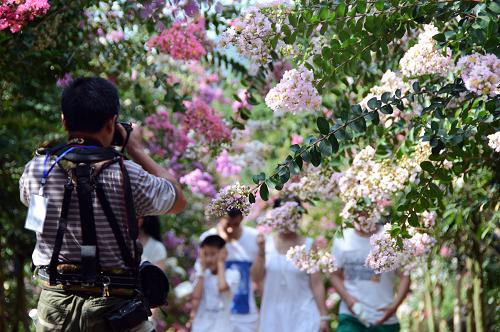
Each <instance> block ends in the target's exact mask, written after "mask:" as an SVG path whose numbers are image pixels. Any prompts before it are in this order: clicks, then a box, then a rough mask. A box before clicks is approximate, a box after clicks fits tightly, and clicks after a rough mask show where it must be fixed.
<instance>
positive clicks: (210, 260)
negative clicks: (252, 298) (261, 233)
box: [190, 235, 240, 332]
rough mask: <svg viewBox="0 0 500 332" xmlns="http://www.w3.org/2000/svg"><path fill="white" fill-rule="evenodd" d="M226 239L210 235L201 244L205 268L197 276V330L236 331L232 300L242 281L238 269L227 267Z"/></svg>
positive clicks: (194, 326)
mask: <svg viewBox="0 0 500 332" xmlns="http://www.w3.org/2000/svg"><path fill="white" fill-rule="evenodd" d="M225 245H226V241H224V239H223V238H222V237H220V236H219V235H209V236H207V237H205V239H203V241H202V242H201V244H200V264H201V267H202V271H201V272H200V273H199V274H198V276H197V282H196V286H195V288H194V291H193V295H192V297H193V309H192V311H191V317H190V319H191V320H192V329H191V331H193V332H205V331H206V332H209V331H217V332H224V331H228V332H230V331H232V329H233V327H232V324H231V303H232V299H233V295H234V292H235V291H236V290H237V289H238V287H239V283H240V274H239V272H238V270H236V269H227V270H225V261H226V257H227V250H226V249H225Z"/></svg>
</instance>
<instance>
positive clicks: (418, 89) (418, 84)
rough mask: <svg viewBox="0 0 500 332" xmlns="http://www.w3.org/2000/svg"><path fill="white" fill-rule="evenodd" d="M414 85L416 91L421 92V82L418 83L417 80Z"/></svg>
mask: <svg viewBox="0 0 500 332" xmlns="http://www.w3.org/2000/svg"><path fill="white" fill-rule="evenodd" d="M412 87H413V91H414V92H420V83H418V81H415V82H414V83H413V85H412Z"/></svg>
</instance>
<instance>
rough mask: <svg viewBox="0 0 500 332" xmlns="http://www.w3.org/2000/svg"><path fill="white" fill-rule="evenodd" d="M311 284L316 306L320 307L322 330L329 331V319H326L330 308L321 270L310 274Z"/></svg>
mask: <svg viewBox="0 0 500 332" xmlns="http://www.w3.org/2000/svg"><path fill="white" fill-rule="evenodd" d="M309 285H310V287H311V289H312V292H313V295H314V300H315V301H316V306H317V307H318V310H319V313H320V315H321V325H320V331H321V332H326V331H329V330H330V329H329V321H328V320H324V319H325V318H328V310H327V309H326V292H325V284H324V283H323V280H322V279H321V273H320V272H316V273H313V274H311V275H310V277H309Z"/></svg>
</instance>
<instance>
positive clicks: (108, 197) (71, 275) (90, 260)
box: [20, 77, 186, 332]
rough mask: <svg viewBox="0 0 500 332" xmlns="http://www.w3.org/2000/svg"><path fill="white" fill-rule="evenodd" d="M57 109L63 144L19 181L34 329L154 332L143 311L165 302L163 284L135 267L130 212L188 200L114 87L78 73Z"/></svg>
mask: <svg viewBox="0 0 500 332" xmlns="http://www.w3.org/2000/svg"><path fill="white" fill-rule="evenodd" d="M61 108H62V122H63V124H64V127H65V129H66V131H67V132H68V142H66V143H64V144H60V145H57V146H54V147H50V148H44V149H39V150H37V154H36V156H35V157H34V158H33V159H32V160H31V161H30V162H29V163H28V164H27V165H26V167H25V170H24V173H23V175H22V177H21V179H20V196H21V201H22V202H23V203H24V204H25V205H26V206H28V207H29V210H28V217H27V219H26V226H25V227H26V228H27V229H30V230H33V231H35V232H36V239H37V241H36V246H35V249H34V252H33V265H34V267H35V276H36V277H37V279H38V280H39V282H40V284H41V287H42V292H41V294H40V299H39V302H38V307H37V313H38V321H37V331H148V332H149V331H152V330H153V327H152V324H151V323H149V322H148V319H147V317H148V315H150V310H149V308H151V307H154V306H158V305H161V304H164V303H165V302H166V293H167V292H168V281H167V280H166V276H165V275H164V274H162V272H161V271H158V270H155V268H154V266H152V265H151V264H145V263H143V264H141V265H140V257H141V255H140V253H141V249H140V245H138V244H137V243H138V241H136V240H137V233H138V230H137V221H136V218H137V217H142V216H148V215H161V214H166V213H172V214H175V213H180V212H181V211H183V210H184V208H185V207H186V200H185V197H184V195H183V193H182V191H181V189H180V186H179V184H178V182H177V181H176V180H175V178H174V177H173V176H172V175H171V174H170V172H169V171H168V170H166V169H164V168H163V167H161V166H160V165H158V164H157V163H156V162H155V161H153V160H152V159H151V158H150V157H149V156H148V155H146V154H145V152H144V148H143V143H142V132H141V129H140V127H139V126H137V125H123V124H120V123H118V122H117V118H118V114H119V109H120V104H119V98H118V92H117V90H116V88H115V87H114V85H113V84H111V83H110V82H108V81H106V80H104V79H102V78H97V77H91V78H85V77H84V78H79V79H76V80H75V81H73V82H72V83H71V84H70V85H69V86H68V87H67V88H66V89H65V90H64V92H63V94H62V98H61ZM113 145H122V151H123V150H126V151H127V152H128V156H129V157H130V158H131V159H132V160H125V158H124V156H123V155H122V154H121V153H120V152H118V151H117V150H116V149H115V148H113Z"/></svg>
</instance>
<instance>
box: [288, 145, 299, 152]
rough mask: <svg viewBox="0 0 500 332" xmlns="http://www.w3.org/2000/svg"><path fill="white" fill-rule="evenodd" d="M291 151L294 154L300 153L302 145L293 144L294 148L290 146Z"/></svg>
mask: <svg viewBox="0 0 500 332" xmlns="http://www.w3.org/2000/svg"><path fill="white" fill-rule="evenodd" d="M290 150H291V151H292V152H293V153H297V152H299V151H300V145H298V144H293V145H292V146H290Z"/></svg>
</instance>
